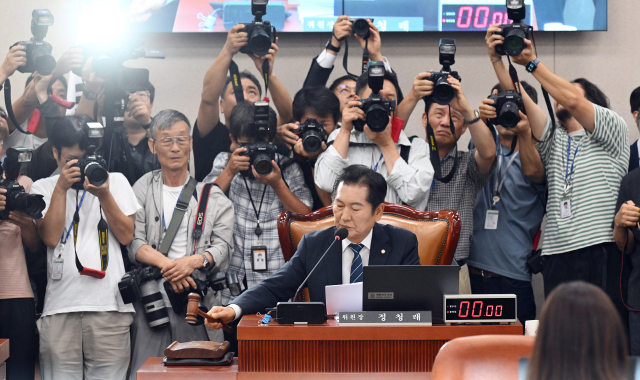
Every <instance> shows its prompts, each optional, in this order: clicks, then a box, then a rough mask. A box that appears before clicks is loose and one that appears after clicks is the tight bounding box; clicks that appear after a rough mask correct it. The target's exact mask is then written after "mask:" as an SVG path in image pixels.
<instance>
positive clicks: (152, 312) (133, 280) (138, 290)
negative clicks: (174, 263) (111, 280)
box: [118, 265, 169, 330]
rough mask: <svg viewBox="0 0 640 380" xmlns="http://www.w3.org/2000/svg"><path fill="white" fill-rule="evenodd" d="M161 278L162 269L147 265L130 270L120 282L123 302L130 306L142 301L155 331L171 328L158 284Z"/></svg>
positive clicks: (119, 287)
mask: <svg viewBox="0 0 640 380" xmlns="http://www.w3.org/2000/svg"><path fill="white" fill-rule="evenodd" d="M161 277H162V273H161V271H160V268H156V267H152V266H150V265H147V266H143V267H141V268H135V269H132V270H130V271H129V272H127V273H125V274H124V276H122V279H121V280H120V282H118V290H120V295H121V296H122V302H124V303H125V304H130V303H134V302H137V301H140V300H142V303H143V309H144V311H145V314H146V316H147V322H148V323H149V327H151V329H154V330H155V329H160V328H163V327H166V326H169V313H168V312H167V307H166V305H165V304H164V300H163V299H162V293H160V288H159V287H158V283H157V282H156V280H158V279H160V278H161Z"/></svg>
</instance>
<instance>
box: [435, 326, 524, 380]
mask: <svg viewBox="0 0 640 380" xmlns="http://www.w3.org/2000/svg"><path fill="white" fill-rule="evenodd" d="M534 343H535V337H533V336H523V335H478V336H470V337H464V338H456V339H453V340H451V341H449V342H447V343H446V344H445V345H444V346H442V348H440V352H438V355H437V356H436V360H435V362H434V363H433V372H432V373H431V380H452V379H456V380H507V379H508V380H515V379H518V371H519V360H520V358H522V357H529V356H531V352H532V351H533V345H534Z"/></svg>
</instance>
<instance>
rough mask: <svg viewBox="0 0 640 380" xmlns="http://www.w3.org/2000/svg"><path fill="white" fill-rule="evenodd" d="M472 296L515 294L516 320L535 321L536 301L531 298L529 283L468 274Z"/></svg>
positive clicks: (506, 278) (507, 278)
mask: <svg viewBox="0 0 640 380" xmlns="http://www.w3.org/2000/svg"><path fill="white" fill-rule="evenodd" d="M469 278H470V280H471V292H472V293H473V294H515V295H516V301H517V305H518V320H520V323H522V325H523V326H524V322H525V321H528V320H531V319H536V301H535V299H534V298H533V286H532V285H531V281H520V280H514V279H512V278H509V277H482V276H481V275H479V274H475V273H469Z"/></svg>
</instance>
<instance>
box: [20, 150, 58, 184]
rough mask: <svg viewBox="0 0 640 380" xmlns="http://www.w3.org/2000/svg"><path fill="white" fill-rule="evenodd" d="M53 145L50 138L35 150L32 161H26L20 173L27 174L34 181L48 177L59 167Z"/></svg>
mask: <svg viewBox="0 0 640 380" xmlns="http://www.w3.org/2000/svg"><path fill="white" fill-rule="evenodd" d="M52 148H53V145H52V144H51V141H50V140H47V141H46V142H45V143H44V144H42V145H40V146H39V147H38V148H36V149H35V150H33V152H32V153H31V161H29V162H25V163H23V164H22V166H21V167H20V174H22V175H25V176H27V177H29V178H31V179H32V180H33V182H35V181H37V180H39V179H42V178H48V177H50V176H51V174H52V173H53V172H54V171H56V169H57V168H58V163H57V162H56V159H55V158H54V157H53V150H52Z"/></svg>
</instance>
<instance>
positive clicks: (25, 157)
mask: <svg viewBox="0 0 640 380" xmlns="http://www.w3.org/2000/svg"><path fill="white" fill-rule="evenodd" d="M29 161H31V151H28V152H20V153H18V162H29Z"/></svg>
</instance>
